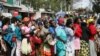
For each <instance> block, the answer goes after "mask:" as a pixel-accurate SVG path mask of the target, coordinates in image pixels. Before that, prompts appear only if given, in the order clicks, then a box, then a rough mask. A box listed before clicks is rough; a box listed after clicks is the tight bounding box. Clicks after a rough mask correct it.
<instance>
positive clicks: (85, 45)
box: [79, 22, 89, 56]
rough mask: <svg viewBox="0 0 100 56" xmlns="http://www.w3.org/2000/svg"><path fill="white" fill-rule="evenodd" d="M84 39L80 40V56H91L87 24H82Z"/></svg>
mask: <svg viewBox="0 0 100 56" xmlns="http://www.w3.org/2000/svg"><path fill="white" fill-rule="evenodd" d="M81 28H82V37H81V38H80V39H81V40H80V43H81V47H80V51H79V56H89V30H88V28H87V24H86V22H82V23H81Z"/></svg>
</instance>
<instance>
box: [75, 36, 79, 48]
mask: <svg viewBox="0 0 100 56" xmlns="http://www.w3.org/2000/svg"><path fill="white" fill-rule="evenodd" d="M74 48H75V50H80V38H75V40H74Z"/></svg>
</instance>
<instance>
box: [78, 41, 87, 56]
mask: <svg viewBox="0 0 100 56" xmlns="http://www.w3.org/2000/svg"><path fill="white" fill-rule="evenodd" d="M80 42H81V46H80V47H81V48H80V50H79V56H89V44H88V43H87V42H86V41H84V40H81V41H80Z"/></svg>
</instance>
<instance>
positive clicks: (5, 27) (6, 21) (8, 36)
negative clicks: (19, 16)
mask: <svg viewBox="0 0 100 56" xmlns="http://www.w3.org/2000/svg"><path fill="white" fill-rule="evenodd" d="M9 23H10V19H9V18H4V19H3V21H2V31H3V40H4V41H5V43H6V45H7V52H6V56H11V55H10V54H11V49H12V45H11V42H12V36H11V33H10V30H9V29H8V28H9Z"/></svg>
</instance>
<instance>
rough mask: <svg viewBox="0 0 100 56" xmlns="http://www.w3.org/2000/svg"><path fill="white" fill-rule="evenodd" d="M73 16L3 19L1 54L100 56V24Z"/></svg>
mask: <svg viewBox="0 0 100 56" xmlns="http://www.w3.org/2000/svg"><path fill="white" fill-rule="evenodd" d="M72 16H73V15H72ZM72 16H69V15H65V16H64V17H61V16H59V17H57V18H50V17H41V18H39V19H36V20H34V19H31V18H29V17H25V18H23V19H22V20H18V19H17V18H16V17H12V18H11V19H10V18H5V17H3V18H2V17H0V53H1V54H4V55H5V56H100V20H99V19H98V20H97V18H96V17H95V16H89V17H81V16H75V15H74V16H73V17H72Z"/></svg>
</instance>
